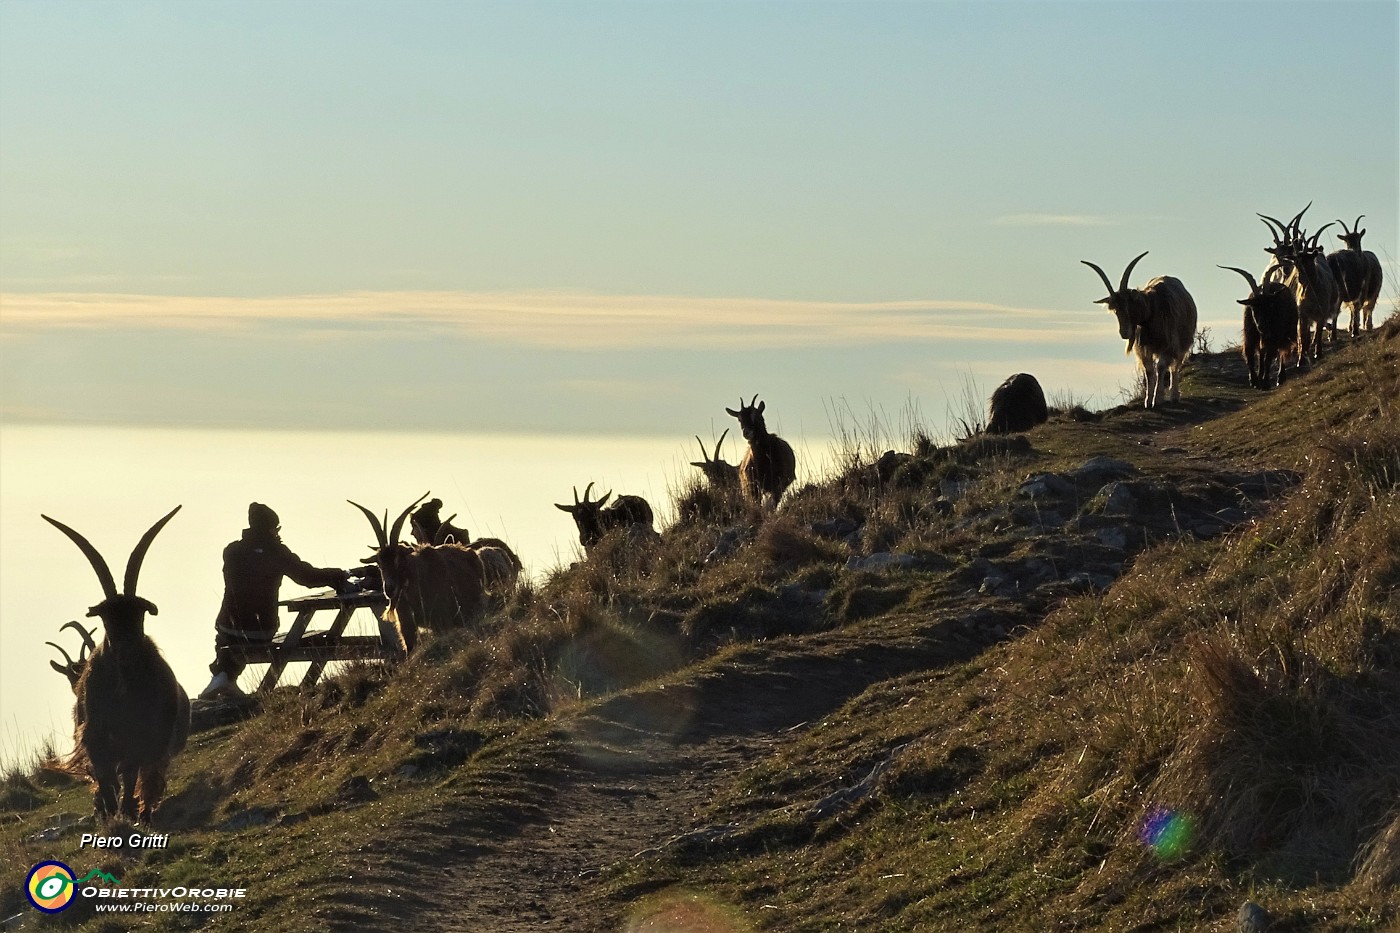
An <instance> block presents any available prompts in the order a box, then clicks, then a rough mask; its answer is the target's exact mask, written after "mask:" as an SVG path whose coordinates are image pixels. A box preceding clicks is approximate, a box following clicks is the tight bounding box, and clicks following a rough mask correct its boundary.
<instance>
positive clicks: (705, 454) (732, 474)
mask: <svg viewBox="0 0 1400 933" xmlns="http://www.w3.org/2000/svg"><path fill="white" fill-rule="evenodd" d="M740 404H742V402H741V403H740ZM728 434H729V429H728V428H725V429H724V433H723V434H721V435H720V436H719V440H718V441H716V442H715V455H714V456H713V457H712V456H710V452H709V451H707V450H706V449H705V442H704V441H702V440H700V435H698V434H697V435H695V443H697V444H699V445H700V456H701V457H702V458H703V459H701V460H699V461H696V460H692V461H690V465H691V466H693V467H699V468H700V472H701V473H704V474H705V479H707V480H709V481H710V485H711V486H713V487H714V488H715V489H717V490H737V489H738V488H739V468H738V467H736V466H735V465H734V464H732V463H727V462H725V461H724V460H722V459H720V455H719V449H720V447H722V446H723V445H724V438H725V437H726V436H727V435H728Z"/></svg>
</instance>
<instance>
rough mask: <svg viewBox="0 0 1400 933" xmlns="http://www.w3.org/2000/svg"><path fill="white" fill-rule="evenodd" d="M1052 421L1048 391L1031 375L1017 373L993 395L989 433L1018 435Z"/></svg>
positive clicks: (997, 388) (989, 410)
mask: <svg viewBox="0 0 1400 933" xmlns="http://www.w3.org/2000/svg"><path fill="white" fill-rule="evenodd" d="M1048 420H1050V409H1049V408H1047V407H1046V405H1045V391H1044V390H1043V389H1041V388H1040V382H1039V381H1038V380H1037V379H1036V378H1035V377H1034V376H1032V375H1031V374H1030V373H1017V374H1016V375H1014V376H1012V377H1010V378H1009V379H1007V380H1006V381H1005V382H1003V383H1002V384H1001V385H999V386H997V387H996V391H994V392H993V393H992V398H991V401H990V402H989V403H988V412H987V433H988V434H1014V433H1016V432H1018V431H1029V430H1030V429H1031V428H1033V427H1035V426H1036V425H1038V424H1044V423H1045V422H1046V421H1048Z"/></svg>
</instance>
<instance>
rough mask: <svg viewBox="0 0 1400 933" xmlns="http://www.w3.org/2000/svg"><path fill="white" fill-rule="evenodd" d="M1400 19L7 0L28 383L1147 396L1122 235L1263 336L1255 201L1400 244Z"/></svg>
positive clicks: (142, 400)
mask: <svg viewBox="0 0 1400 933" xmlns="http://www.w3.org/2000/svg"><path fill="white" fill-rule="evenodd" d="M1398 11H1400V5H1397V4H1396V3H1394V2H1372V3H1361V2H1330V3H1288V2H1247V3H1183V2H1114V3H1065V2H1034V3H1010V2H986V3H972V2H948V3H883V2H859V3H806V2H781V3H760V2H744V3H726V2H709V3H661V2H655V3H601V2H586V0H585V2H576V3H533V4H532V3H520V2H510V3H504V2H502V3H487V4H472V3H455V2H454V3H446V2H444V3H422V2H419V3H413V2H394V3H387V2H376V3H369V2H356V3H350V2H335V3H315V2H298V3H281V2H277V3H274V2H271V0H266V2H240V3H213V2H198V3H187V2H180V3H173V2H164V3H134V2H84V3H64V2H52V0H44V2H28V0H0V290H2V291H3V292H4V293H5V295H4V298H3V300H0V352H3V354H4V357H5V363H6V365H5V366H4V374H3V375H0V413H3V414H4V416H6V417H8V418H10V419H15V420H58V421H64V420H94V421H136V422H145V423H203V424H212V425H221V424H277V425H297V424H314V425H322V426H333V427H344V426H353V425H359V426H363V427H390V426H405V427H412V428H416V429H423V428H437V429H442V430H479V429H499V428H512V427H517V428H523V429H528V430H560V429H567V430H606V431H609V432H617V431H638V432H672V431H674V432H675V433H677V434H678V435H679V436H681V437H686V436H688V435H690V434H692V433H696V432H697V431H698V432H700V433H705V430H706V428H707V426H708V425H710V424H714V425H716V427H717V430H718V429H722V427H723V426H725V423H726V422H727V421H728V419H727V418H725V416H724V414H723V411H722V406H723V405H725V404H729V405H732V404H733V402H734V401H735V400H736V399H737V397H738V396H739V394H740V393H744V394H745V395H751V394H752V393H754V392H760V393H762V394H763V396H764V397H765V398H768V399H770V408H776V410H777V412H778V420H779V424H784V425H785V426H786V427H787V429H788V430H796V429H800V430H802V431H804V432H805V433H807V434H808V435H817V434H821V433H822V432H824V431H825V430H826V428H827V424H826V418H825V415H824V408H825V407H826V400H829V399H831V398H846V399H848V400H851V401H852V402H853V404H854V407H856V408H857V409H861V408H864V407H865V406H866V405H867V404H868V405H874V406H877V407H883V408H886V409H897V408H899V407H900V406H902V405H903V404H904V402H905V400H906V399H907V398H909V397H910V396H913V397H915V398H916V399H918V401H919V402H920V403H921V405H922V407H923V409H924V410H925V411H926V412H928V413H929V414H931V415H933V416H934V417H935V418H936V417H938V416H940V415H941V414H942V412H943V409H944V406H945V404H946V400H945V396H946V395H948V394H952V393H954V392H955V391H956V390H957V389H958V388H959V381H960V379H961V378H962V376H963V375H964V374H970V375H971V376H973V377H974V378H976V379H978V380H980V381H981V383H982V384H983V387H984V388H987V389H990V387H991V385H994V384H995V382H996V381H998V380H999V379H1000V378H1002V377H1003V376H1004V375H1007V374H1009V373H1011V372H1015V371H1018V370H1022V369H1024V370H1028V371H1031V372H1035V373H1037V374H1038V375H1041V377H1042V381H1043V382H1045V383H1046V384H1047V387H1049V388H1052V389H1061V390H1065V391H1069V392H1073V393H1075V394H1077V395H1080V396H1095V397H1097V400H1098V401H1099V402H1101V403H1107V402H1111V401H1117V397H1116V394H1115V388H1116V387H1117V386H1118V385H1121V384H1126V383H1127V382H1129V381H1130V380H1131V377H1132V369H1131V365H1130V363H1129V362H1128V361H1126V360H1124V359H1123V356H1122V344H1121V342H1120V341H1118V340H1117V339H1116V335H1115V330H1114V327H1113V325H1112V322H1111V321H1109V320H1107V319H1106V316H1105V315H1104V314H1103V312H1102V309H1101V308H1099V307H1098V306H1095V305H1093V303H1092V302H1093V301H1094V299H1096V298H1099V297H1102V296H1101V294H1100V285H1099V283H1098V280H1097V277H1096V276H1094V275H1093V273H1092V272H1090V271H1089V270H1087V269H1085V268H1084V267H1083V266H1081V265H1079V260H1080V259H1091V260H1093V261H1095V262H1098V263H1099V264H1101V265H1103V266H1104V267H1105V268H1107V269H1109V270H1110V274H1111V275H1116V272H1117V270H1121V269H1122V267H1123V266H1124V265H1125V264H1126V263H1127V261H1128V260H1129V259H1130V258H1131V257H1132V256H1134V255H1136V254H1137V253H1139V252H1141V251H1142V250H1150V251H1151V254H1150V255H1149V256H1148V258H1147V259H1145V260H1144V261H1143V262H1142V263H1141V264H1140V265H1139V267H1138V274H1137V280H1138V282H1139V284H1140V282H1141V281H1142V280H1145V279H1146V278H1147V277H1150V276H1152V275H1157V274H1164V273H1165V274H1173V275H1176V276H1178V277H1180V278H1181V279H1183V281H1185V283H1186V285H1187V287H1188V288H1189V289H1190V290H1191V291H1192V293H1193V295H1195V297H1196V300H1197V304H1198V305H1199V307H1200V312H1201V318H1202V320H1203V322H1205V323H1208V324H1213V325H1214V327H1215V330H1216V334H1217V336H1218V337H1223V338H1228V337H1229V333H1228V332H1229V331H1231V330H1232V329H1233V328H1237V321H1238V314H1237V309H1238V306H1237V305H1236V304H1235V303H1234V299H1235V298H1237V297H1239V295H1238V294H1237V293H1238V292H1239V289H1240V286H1241V283H1240V281H1239V279H1238V277H1237V276H1234V275H1233V274H1232V273H1228V272H1222V271H1221V270H1219V269H1216V268H1215V266H1216V264H1217V263H1223V264H1230V265H1245V266H1247V267H1253V268H1256V269H1259V268H1262V267H1263V265H1264V259H1265V258H1266V257H1265V256H1264V254H1263V252H1262V251H1261V249H1262V246H1263V245H1264V244H1265V243H1266V242H1267V235H1266V233H1265V231H1264V228H1263V226H1262V225H1261V224H1260V223H1259V221H1258V220H1257V218H1255V216H1254V212H1255V211H1264V212H1267V213H1273V214H1283V215H1289V216H1291V215H1292V213H1294V212H1296V211H1297V210H1298V209H1299V208H1301V207H1302V206H1303V204H1304V203H1306V202H1307V201H1308V200H1309V199H1313V200H1315V201H1316V206H1315V207H1314V208H1313V210H1312V211H1311V212H1310V213H1309V215H1308V218H1307V220H1309V221H1312V223H1311V224H1310V226H1311V227H1315V226H1316V225H1317V224H1320V223H1323V222H1325V221H1328V220H1331V219H1333V218H1334V217H1337V216H1345V217H1346V219H1347V220H1348V221H1350V220H1351V219H1352V218H1354V217H1355V216H1356V215H1357V214H1360V213H1365V214H1366V215H1367V219H1366V221H1365V222H1364V226H1366V227H1367V228H1368V230H1369V233H1368V236H1367V241H1366V242H1367V246H1368V247H1369V248H1371V249H1373V250H1375V251H1376V252H1377V253H1378V254H1380V255H1381V256H1382V258H1383V260H1385V261H1387V262H1389V259H1388V257H1390V256H1394V255H1395V254H1396V239H1397V237H1396V232H1397V201H1400V182H1397V176H1400V117H1398V116H1397V114H1400V52H1398V51H1397V49H1400V15H1398ZM1327 236H1328V237H1329V239H1330V237H1331V232H1330V231H1329V233H1328V234H1327ZM1331 243H1332V245H1334V246H1335V245H1336V241H1331ZM1387 269H1388V271H1389V274H1390V281H1391V282H1393V281H1394V278H1395V276H1394V269H1395V267H1394V265H1393V263H1390V264H1389V265H1388V266H1387ZM427 292H431V293H436V297H435V298H434V299H433V301H434V302H435V303H436V304H435V307H438V308H439V309H440V308H446V309H447V310H446V311H441V310H439V311H435V312H434V313H433V314H423V313H420V312H419V311H418V310H417V309H418V306H419V305H420V304H421V301H420V293H427ZM55 293H61V294H73V293H79V294H84V295H88V296H90V297H88V298H87V299H85V301H84V310H83V312H82V313H81V314H58V313H56V312H55V310H54V309H55V308H56V307H62V303H59V304H55V300H54V299H53V298H52V296H53V295H54V294H55ZM482 293H488V297H489V300H487V299H485V298H483V294H482ZM1389 293H1390V292H1389V289H1387V294H1389ZM115 294H120V295H135V296H178V297H179V298H181V299H182V301H181V303H180V307H182V308H188V309H189V314H188V315H186V316H184V317H181V316H179V315H172V314H167V313H166V312H167V311H169V310H170V308H171V306H170V305H166V304H159V303H156V304H154V305H151V306H150V307H148V308H147V309H146V310H145V311H142V312H141V313H133V312H131V309H130V307H129V305H128V304H123V303H121V302H114V301H112V300H110V299H108V298H106V297H104V296H110V295H115ZM352 294H353V296H354V297H353V299H352V298H351V297H348V296H351V295H352ZM542 294H543V295H544V296H545V297H546V298H547V297H549V296H551V295H552V296H555V297H557V299H558V302H559V304H560V306H561V308H562V310H561V311H559V312H558V313H557V314H554V313H550V314H546V315H544V317H543V318H542V319H540V322H539V323H538V324H537V325H534V324H532V325H530V326H525V325H524V324H522V321H536V320H537V318H536V317H532V316H530V315H529V314H526V313H525V312H523V311H522V310H521V309H522V307H527V308H528V309H529V310H530V314H535V313H536V312H538V310H539V307H538V305H539V301H540V299H541V295H542ZM308 296H318V297H316V298H312V297H308ZM600 296H601V298H602V299H603V300H602V301H601V302H599V300H598V299H599V298H600ZM609 296H617V299H618V304H620V305H626V304H628V302H637V301H641V302H642V303H643V304H645V305H646V306H647V308H648V309H649V310H648V312H647V314H643V315H640V316H626V315H624V316H622V317H621V318H614V317H609V316H608V315H606V314H604V313H602V312H600V311H598V310H597V309H598V308H599V307H603V306H606V305H607V299H608V298H609ZM210 299H219V301H218V302H214V303H212V304H211V303H210V302H209V301H208V300H210ZM252 299H272V300H271V301H264V302H255V301H252ZM284 299H285V301H284ZM293 299H295V300H293ZM695 299H701V301H695ZM317 300H320V301H321V304H320V305H319V306H318V307H321V308H323V311H321V312H309V311H307V309H308V308H310V307H311V306H312V305H314V304H315V302H316V301H317ZM720 300H736V301H740V302H743V301H751V302H754V310H753V311H752V313H751V315H749V316H748V317H745V316H743V315H740V316H739V317H738V318H736V317H735V316H734V315H733V314H722V313H718V312H716V313H711V312H710V311H709V310H708V309H707V307H706V305H705V301H720ZM764 301H776V302H795V303H808V304H810V313H809V312H808V311H804V310H803V309H804V307H806V305H804V304H797V305H793V306H791V307H787V308H786V310H785V311H783V313H777V312H775V311H774V310H773V308H772V306H770V305H766V304H764V303H763V302H764ZM522 303H523V304H522ZM458 306H460V307H462V308H466V309H474V310H471V311H470V312H467V311H464V312H462V315H461V316H460V320H461V321H462V323H456V324H454V321H457V320H459V318H458V317H454V312H453V311H452V309H453V308H455V307H458ZM483 307H485V308H486V310H484V311H483V310H482V308H483ZM151 308H154V310H151ZM493 314H494V317H493V316H492V315H493ZM872 316H873V317H874V319H875V324H874V325H872V326H869V327H864V326H860V322H862V321H866V320H869V319H871V317H872ZM176 318H178V320H176ZM979 319H980V320H982V322H983V323H984V324H985V326H984V327H980V328H978V327H974V326H972V322H974V321H976V320H979ZM663 321H664V322H667V323H668V326H658V322H663ZM814 321H815V322H816V323H812V322H814ZM906 321H909V322H912V323H909V326H904V323H902V322H906ZM945 323H948V324H950V325H951V329H950V327H945V326H943V325H944V324H945ZM669 324H675V325H676V326H675V327H674V328H672V327H670V326H669ZM707 328H708V330H707ZM712 331H713V333H712ZM719 331H722V333H717V332H719ZM561 334H562V335H563V336H562V338H561V336H560V335H561ZM784 335H791V339H790V340H789V339H785V337H784ZM1217 342H1219V341H1217ZM483 399H485V400H486V404H483V403H482V400H483ZM784 419H785V420H784ZM717 430H716V433H717Z"/></svg>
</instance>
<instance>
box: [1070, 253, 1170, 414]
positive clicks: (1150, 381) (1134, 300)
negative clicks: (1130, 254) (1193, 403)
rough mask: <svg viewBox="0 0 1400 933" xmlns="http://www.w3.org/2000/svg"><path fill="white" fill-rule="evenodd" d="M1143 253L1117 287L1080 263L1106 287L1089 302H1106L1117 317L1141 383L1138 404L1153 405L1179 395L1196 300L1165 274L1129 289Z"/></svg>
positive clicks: (1120, 334) (1125, 273)
mask: <svg viewBox="0 0 1400 933" xmlns="http://www.w3.org/2000/svg"><path fill="white" fill-rule="evenodd" d="M1146 255H1147V253H1146V252H1143V253H1141V254H1140V255H1139V256H1138V257H1137V259H1134V260H1133V261H1132V262H1130V263H1128V268H1126V269H1124V270H1123V278H1122V281H1120V282H1119V283H1118V288H1116V289H1115V288H1114V287H1113V283H1112V282H1110V281H1109V280H1108V276H1107V275H1105V274H1104V271H1103V270H1102V269H1100V268H1099V267H1098V266H1096V265H1094V264H1093V263H1092V262H1089V261H1088V260H1087V259H1081V260H1080V262H1082V263H1084V265H1086V266H1088V267H1089V268H1090V269H1093V270H1094V271H1095V272H1097V273H1098V274H1099V278H1100V279H1102V280H1103V284H1104V288H1107V289H1108V297H1107V298H1099V299H1098V300H1096V301H1095V302H1094V304H1100V305H1108V310H1109V311H1111V312H1112V313H1113V314H1114V315H1115V316H1116V317H1117V318H1118V336H1120V337H1122V338H1123V339H1124V340H1126V341H1128V349H1127V352H1128V353H1132V352H1133V351H1134V350H1136V351H1137V359H1138V368H1139V369H1141V370H1142V375H1143V381H1144V383H1145V385H1146V388H1145V391H1144V392H1143V399H1142V405H1143V407H1144V408H1155V407H1156V406H1157V404H1158V403H1159V402H1161V401H1162V400H1163V396H1169V397H1170V399H1171V401H1173V402H1176V401H1180V399H1181V367H1182V366H1183V365H1184V364H1185V363H1186V358H1187V357H1188V356H1190V355H1191V341H1192V340H1194V339H1195V337H1196V302H1195V301H1194V300H1193V299H1192V298H1191V293H1190V292H1188V291H1187V290H1186V286H1185V285H1182V284H1181V280H1180V279H1178V278H1175V277H1173V276H1170V275H1163V276H1158V277H1157V278H1155V279H1153V280H1152V281H1150V282H1148V283H1147V284H1146V285H1144V286H1143V287H1142V288H1129V287H1128V276H1130V275H1132V273H1133V267H1134V266H1136V265H1137V264H1138V260H1139V259H1142V257H1143V256H1146ZM1164 376H1165V381H1166V386H1165V387H1164V386H1163V385H1162V382H1163V377H1164Z"/></svg>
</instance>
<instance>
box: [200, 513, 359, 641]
mask: <svg viewBox="0 0 1400 933" xmlns="http://www.w3.org/2000/svg"><path fill="white" fill-rule="evenodd" d="M283 577H291V578H292V580H293V581H295V582H297V583H300V584H301V585H302V586H339V585H341V584H343V583H344V582H345V571H343V570H336V569H333V568H326V569H322V568H319V567H313V566H311V565H310V564H308V563H307V562H306V561H304V560H302V559H301V558H300V557H297V556H296V555H295V554H293V553H292V551H291V549H290V548H289V547H287V546H286V545H285V544H283V543H282V539H281V538H279V537H277V536H276V535H267V534H260V533H258V532H255V531H253V530H252V529H251V528H245V529H243V537H241V538H239V539H238V540H237V541H234V542H233V543H231V544H229V546H228V547H226V548H224V602H223V605H222V606H220V607H219V616H218V618H217V619H215V622H214V624H215V625H216V626H217V627H218V628H220V629H222V630H224V631H227V632H246V633H249V634H253V635H261V636H266V637H271V636H272V635H274V634H276V632H277V626H278V614H277V594H278V591H279V590H280V589H281V587H282V578H283Z"/></svg>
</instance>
